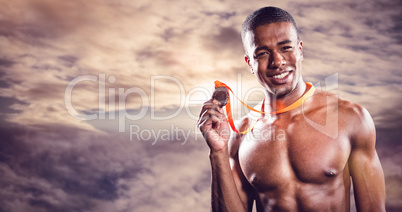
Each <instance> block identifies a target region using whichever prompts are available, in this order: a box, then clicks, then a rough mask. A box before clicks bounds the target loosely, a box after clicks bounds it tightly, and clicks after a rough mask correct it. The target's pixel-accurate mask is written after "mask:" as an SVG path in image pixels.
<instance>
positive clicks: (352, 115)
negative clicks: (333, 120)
mask: <svg viewBox="0 0 402 212" xmlns="http://www.w3.org/2000/svg"><path fill="white" fill-rule="evenodd" d="M315 96H316V97H317V102H315V103H314V104H318V105H322V106H323V107H328V106H329V107H336V108H337V110H338V111H339V115H341V117H347V118H349V119H350V121H352V120H356V121H362V120H364V119H367V118H369V119H371V117H370V114H369V112H368V111H367V110H366V108H364V107H363V106H361V105H359V104H357V103H355V102H352V101H349V100H346V99H343V98H341V97H339V96H338V95H337V94H334V93H331V92H327V91H321V92H319V93H317V94H316V95H315Z"/></svg>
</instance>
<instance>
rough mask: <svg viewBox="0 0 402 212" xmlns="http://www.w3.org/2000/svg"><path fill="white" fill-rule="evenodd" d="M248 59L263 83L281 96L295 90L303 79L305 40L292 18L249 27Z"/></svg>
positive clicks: (271, 91)
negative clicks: (303, 41)
mask: <svg viewBox="0 0 402 212" xmlns="http://www.w3.org/2000/svg"><path fill="white" fill-rule="evenodd" d="M245 42H246V51H247V56H246V58H245V59H246V62H247V63H248V65H249V67H250V69H251V71H252V72H253V74H255V75H256V77H257V79H258V81H259V82H260V84H261V85H262V86H263V87H264V88H265V89H266V90H267V91H268V92H269V93H272V94H275V95H277V96H278V98H281V97H283V96H286V95H287V94H289V93H291V92H292V91H293V90H295V89H296V88H297V87H298V86H299V85H300V83H303V79H302V77H301V69H302V60H303V53H302V42H301V41H300V42H299V41H298V39H297V32H296V29H295V28H294V26H293V25H292V24H291V23H289V22H276V23H270V24H266V25H262V26H259V27H257V28H256V29H255V30H254V31H248V32H247V34H246V36H245Z"/></svg>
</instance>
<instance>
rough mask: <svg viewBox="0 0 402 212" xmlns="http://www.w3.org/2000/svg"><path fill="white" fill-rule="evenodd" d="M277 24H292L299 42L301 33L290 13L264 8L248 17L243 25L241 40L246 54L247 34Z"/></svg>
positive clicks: (276, 8) (279, 9)
mask: <svg viewBox="0 0 402 212" xmlns="http://www.w3.org/2000/svg"><path fill="white" fill-rule="evenodd" d="M276 22H289V23H292V25H293V26H294V28H295V29H296V34H297V40H298V41H299V32H298V30H297V26H296V22H295V20H294V19H293V17H292V15H290V13H288V12H286V11H285V10H283V9H281V8H278V7H263V8H260V9H258V10H256V11H254V12H253V13H251V14H250V15H249V16H247V18H246V20H245V21H244V22H243V25H242V27H241V38H242V41H243V46H244V49H245V50H246V53H247V49H246V46H245V43H244V42H245V40H244V39H245V37H246V34H247V32H248V31H254V30H255V29H257V27H259V26H262V25H266V24H270V23H276Z"/></svg>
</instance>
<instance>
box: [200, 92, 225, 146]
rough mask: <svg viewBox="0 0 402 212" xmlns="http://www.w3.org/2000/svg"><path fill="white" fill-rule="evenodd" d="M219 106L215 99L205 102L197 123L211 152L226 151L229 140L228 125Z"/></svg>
mask: <svg viewBox="0 0 402 212" xmlns="http://www.w3.org/2000/svg"><path fill="white" fill-rule="evenodd" d="M220 104H221V103H220V102H219V101H217V100H216V99H210V100H208V101H206V102H205V103H204V105H203V107H202V109H201V113H200V117H199V119H198V122H197V125H198V127H199V128H200V130H201V132H202V135H203V136H204V138H205V140H206V141H207V144H208V146H209V148H210V149H211V152H219V151H221V150H224V151H227V144H228V141H229V138H230V129H229V124H228V121H227V118H226V116H225V114H224V112H223V109H222V108H221V107H220Z"/></svg>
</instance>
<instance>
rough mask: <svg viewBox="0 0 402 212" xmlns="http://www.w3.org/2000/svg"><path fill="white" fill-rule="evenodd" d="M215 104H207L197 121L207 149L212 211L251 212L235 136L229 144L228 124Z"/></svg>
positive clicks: (237, 140) (215, 102)
mask: <svg viewBox="0 0 402 212" xmlns="http://www.w3.org/2000/svg"><path fill="white" fill-rule="evenodd" d="M218 104H219V103H218V102H217V101H216V100H214V101H212V100H210V101H208V102H206V103H205V104H204V106H203V108H202V110H201V114H200V118H199V121H198V126H199V128H200V130H201V132H202V133H203V136H204V138H205V140H206V141H207V144H208V146H209V147H210V161H211V168H212V183H211V210H212V211H229V212H232V211H242V212H245V211H251V205H252V204H251V203H252V201H251V198H250V195H248V192H247V191H246V189H245V188H246V187H245V185H246V181H245V179H244V177H243V174H242V172H241V169H240V165H239V162H238V158H237V152H238V151H237V150H238V142H239V138H237V137H236V136H235V135H234V136H232V138H231V141H230V142H229V137H230V129H229V124H228V121H227V119H226V116H225V115H224V113H223V110H222V108H220V107H218ZM236 147H237V149H236ZM229 150H230V152H231V153H230V154H229Z"/></svg>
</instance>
